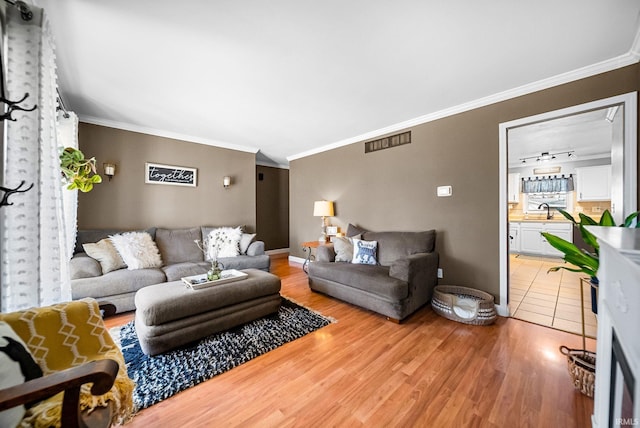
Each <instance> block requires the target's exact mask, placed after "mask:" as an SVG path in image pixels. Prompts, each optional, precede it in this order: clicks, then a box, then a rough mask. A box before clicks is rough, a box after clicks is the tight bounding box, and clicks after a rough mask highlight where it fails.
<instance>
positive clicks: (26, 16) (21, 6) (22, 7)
mask: <svg viewBox="0 0 640 428" xmlns="http://www.w3.org/2000/svg"><path fill="white" fill-rule="evenodd" d="M4 1H5V2H7V3H9V4H10V5H11V6H14V7H16V8H17V9H18V10H19V11H20V16H22V19H23V20H25V21H31V20H32V19H33V12H31V9H29V5H28V4H26V3H25V2H23V1H20V0H17V1H13V0H4Z"/></svg>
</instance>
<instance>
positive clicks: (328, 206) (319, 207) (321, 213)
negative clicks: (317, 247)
mask: <svg viewBox="0 0 640 428" xmlns="http://www.w3.org/2000/svg"><path fill="white" fill-rule="evenodd" d="M313 216H314V217H322V226H321V230H322V233H321V234H320V237H319V238H318V242H327V234H326V233H325V228H326V227H327V217H332V216H333V202H332V201H315V202H314V203H313Z"/></svg>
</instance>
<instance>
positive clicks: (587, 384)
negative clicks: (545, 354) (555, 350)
mask: <svg viewBox="0 0 640 428" xmlns="http://www.w3.org/2000/svg"><path fill="white" fill-rule="evenodd" d="M560 352H561V353H562V354H563V355H566V357H567V365H568V366H569V375H570V376H571V380H572V381H573V386H574V388H575V389H577V390H579V391H580V392H581V393H583V394H584V395H586V396H587V397H593V391H594V386H595V382H596V354H595V353H593V352H591V351H587V350H585V349H570V348H567V347H566V346H564V345H562V346H561V347H560Z"/></svg>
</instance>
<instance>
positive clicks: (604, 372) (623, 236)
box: [588, 226, 640, 428]
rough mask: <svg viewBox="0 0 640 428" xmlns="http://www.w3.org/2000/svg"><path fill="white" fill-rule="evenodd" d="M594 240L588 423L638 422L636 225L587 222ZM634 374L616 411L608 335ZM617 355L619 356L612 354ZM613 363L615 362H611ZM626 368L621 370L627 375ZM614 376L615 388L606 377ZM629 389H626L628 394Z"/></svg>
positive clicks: (639, 233) (639, 242) (639, 261)
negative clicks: (596, 283)
mask: <svg viewBox="0 0 640 428" xmlns="http://www.w3.org/2000/svg"><path fill="white" fill-rule="evenodd" d="M588 229H589V231H590V232H592V233H593V234H594V235H595V236H596V237H597V238H598V242H599V243H600V268H599V270H598V278H599V279H600V288H599V296H598V343H597V352H596V354H597V360H596V384H595V397H594V399H595V402H594V414H593V417H592V424H593V427H597V428H604V427H620V426H622V427H625V426H640V333H639V332H638V329H639V328H640V229H628V228H621V227H595V226H589V227H588ZM614 332H615V336H616V337H617V341H618V344H619V349H618V352H621V353H622V354H623V356H624V360H626V363H627V368H628V370H629V372H630V374H631V376H632V377H633V378H634V379H635V386H634V387H633V391H628V394H627V397H626V398H627V402H629V399H630V396H631V395H633V396H634V401H633V403H632V404H631V405H628V406H627V411H626V412H625V413H622V412H621V408H622V405H621V398H622V390H623V388H622V385H621V384H622V380H623V376H622V372H623V370H621V369H620V368H619V366H618V369H617V370H616V372H617V375H616V376H612V362H613V358H612V357H613V346H614V344H613V336H614ZM618 358H619V359H622V356H619V357H618ZM614 368H615V367H614ZM628 375H629V373H627V379H628ZM614 378H616V379H617V382H616V383H617V384H616V388H615V390H613V389H612V381H613V380H614ZM629 393H630V394H629Z"/></svg>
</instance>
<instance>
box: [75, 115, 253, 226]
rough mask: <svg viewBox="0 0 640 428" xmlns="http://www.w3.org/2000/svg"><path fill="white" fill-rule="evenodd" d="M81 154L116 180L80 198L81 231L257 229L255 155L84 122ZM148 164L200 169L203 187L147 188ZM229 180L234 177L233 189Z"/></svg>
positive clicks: (80, 134) (99, 186)
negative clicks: (111, 166)
mask: <svg viewBox="0 0 640 428" xmlns="http://www.w3.org/2000/svg"><path fill="white" fill-rule="evenodd" d="M79 140H80V149H81V150H82V151H83V152H84V153H85V156H87V157H91V156H95V157H96V159H97V164H98V170H99V173H100V174H102V173H103V169H102V164H103V163H105V162H111V163H115V164H116V175H115V177H114V178H113V180H112V181H108V180H106V177H104V175H103V178H104V179H105V180H104V181H103V183H101V184H98V185H96V186H95V187H94V190H93V191H91V192H90V193H86V194H83V193H81V194H80V196H79V202H78V227H79V228H80V229H88V228H121V229H138V228H147V227H150V226H158V227H173V228H177V227H192V226H199V225H210V226H236V225H245V226H246V227H247V230H249V231H255V227H256V196H255V195H256V180H255V168H256V167H255V154H253V153H246V152H241V151H237V150H229V149H222V148H218V147H211V146H207V145H203V144H196V143H189V142H185V141H179V140H174V139H170V138H163V137H157V136H153V135H147V134H141V133H137V132H130V131H124V130H119V129H114V128H108V127H104V126H97V125H90V124H86V123H81V124H80V128H79ZM145 162H154V163H161V164H168V165H177V166H186V167H191V168H197V169H198V186H197V187H182V186H168V185H158V184H145V182H144V173H145ZM225 175H229V176H231V177H232V185H231V187H229V188H228V189H224V188H223V186H222V178H223V177H224V176H225Z"/></svg>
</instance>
